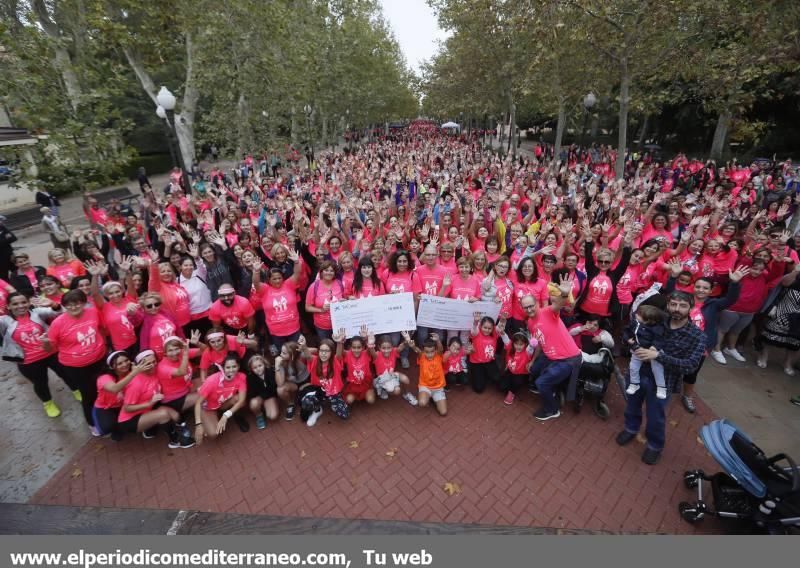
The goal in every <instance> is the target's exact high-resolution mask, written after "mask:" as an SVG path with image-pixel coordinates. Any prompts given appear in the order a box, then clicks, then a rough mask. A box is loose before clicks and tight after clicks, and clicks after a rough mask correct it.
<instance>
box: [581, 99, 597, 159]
mask: <svg viewBox="0 0 800 568" xmlns="http://www.w3.org/2000/svg"><path fill="white" fill-rule="evenodd" d="M596 102H597V97H595V96H594V93H592V92H591V91H589V93H588V94H587V95H586V96H585V97H583V109H584V112H583V128H582V129H581V141H580V147H581V148H583V137H584V135H585V134H586V123H587V122H588V121H589V111H590V110H592V107H593V106H594V105H595V103H596Z"/></svg>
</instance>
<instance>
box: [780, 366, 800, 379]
mask: <svg viewBox="0 0 800 568" xmlns="http://www.w3.org/2000/svg"><path fill="white" fill-rule="evenodd" d="M783 372H784V373H786V374H787V375H789V376H790V377H794V376H795V375H796V374H797V371H795V370H794V368H792V367H784V369H783Z"/></svg>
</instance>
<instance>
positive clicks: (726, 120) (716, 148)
mask: <svg viewBox="0 0 800 568" xmlns="http://www.w3.org/2000/svg"><path fill="white" fill-rule="evenodd" d="M731 117H732V115H731V112H730V111H728V110H725V111H722V112H721V113H719V118H717V128H716V129H715V130H714V141H713V142H712V143H711V159H712V160H717V161H718V162H719V161H721V160H722V158H723V155H724V154H725V142H726V141H727V140H728V128H729V127H730V125H731Z"/></svg>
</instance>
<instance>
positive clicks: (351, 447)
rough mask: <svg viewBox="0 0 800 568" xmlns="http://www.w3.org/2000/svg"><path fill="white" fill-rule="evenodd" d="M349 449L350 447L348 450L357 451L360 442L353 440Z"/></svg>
mask: <svg viewBox="0 0 800 568" xmlns="http://www.w3.org/2000/svg"><path fill="white" fill-rule="evenodd" d="M347 447H348V448H350V449H351V450H355V449H356V448H357V447H358V442H357V441H355V440H353V441H352V442H350V443H349V444H348V445H347Z"/></svg>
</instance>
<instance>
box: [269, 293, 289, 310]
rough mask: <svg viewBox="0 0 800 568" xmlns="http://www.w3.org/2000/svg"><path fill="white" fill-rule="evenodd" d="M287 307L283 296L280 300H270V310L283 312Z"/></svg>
mask: <svg viewBox="0 0 800 568" xmlns="http://www.w3.org/2000/svg"><path fill="white" fill-rule="evenodd" d="M287 307H288V302H287V301H286V297H285V296H281V297H280V298H275V299H273V300H272V309H273V310H275V311H276V312H285V311H286V309H287Z"/></svg>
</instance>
